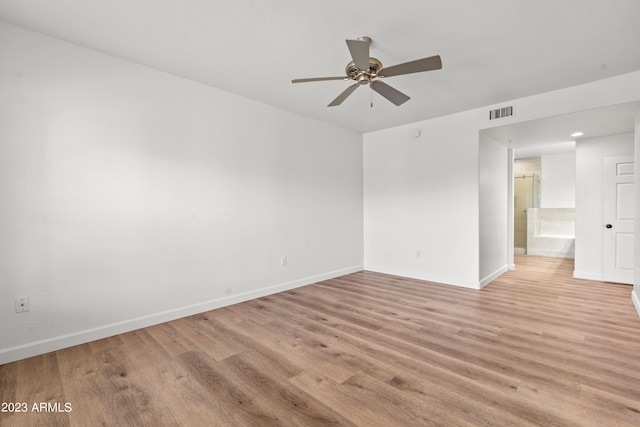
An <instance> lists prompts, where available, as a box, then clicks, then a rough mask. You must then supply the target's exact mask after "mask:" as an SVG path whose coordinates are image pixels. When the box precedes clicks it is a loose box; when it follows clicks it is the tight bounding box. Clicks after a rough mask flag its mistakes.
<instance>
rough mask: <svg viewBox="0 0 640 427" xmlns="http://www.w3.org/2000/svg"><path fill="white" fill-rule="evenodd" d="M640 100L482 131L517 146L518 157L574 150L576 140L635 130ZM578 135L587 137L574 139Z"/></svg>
mask: <svg viewBox="0 0 640 427" xmlns="http://www.w3.org/2000/svg"><path fill="white" fill-rule="evenodd" d="M638 112H640V101H636V102H627V103H624V104H618V105H611V106H608V107H602V108H596V109H593V110H587V111H579V112H576V113H571V114H563V115H561V116H555V117H549V118H545V119H539V120H532V121H529V122H522V123H514V124H511V125H505V126H499V127H495V128H491V129H485V130H483V131H482V132H483V133H485V134H487V135H489V136H490V137H491V138H493V139H494V140H496V141H497V142H499V143H500V144H502V145H504V146H509V145H511V147H513V149H514V153H515V156H516V158H526V157H538V156H541V155H544V154H554V153H562V152H567V151H573V150H574V149H575V144H576V141H580V140H581V139H585V138H598V137H601V136H606V135H617V134H621V133H630V132H633V131H634V124H635V116H636V114H638ZM574 132H582V133H583V134H584V135H582V136H579V137H572V136H571V134H572V133H574Z"/></svg>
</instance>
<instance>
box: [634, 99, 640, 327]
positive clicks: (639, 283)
mask: <svg viewBox="0 0 640 427" xmlns="http://www.w3.org/2000/svg"><path fill="white" fill-rule="evenodd" d="M634 141H635V143H634V148H635V151H634V153H635V154H634V160H635V165H636V167H635V176H636V182H635V189H636V220H635V223H634V227H635V228H634V237H635V241H634V243H633V244H634V251H635V252H636V253H639V252H640V183H639V182H638V181H637V180H639V179H640V178H639V177H640V111H638V114H636V120H635V132H634ZM633 303H634V304H635V306H636V310H637V311H638V315H640V256H637V255H636V258H635V264H634V275H633Z"/></svg>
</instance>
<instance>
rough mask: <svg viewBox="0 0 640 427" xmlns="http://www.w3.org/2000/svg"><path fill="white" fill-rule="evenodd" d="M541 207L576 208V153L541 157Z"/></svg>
mask: <svg viewBox="0 0 640 427" xmlns="http://www.w3.org/2000/svg"><path fill="white" fill-rule="evenodd" d="M540 163H541V168H542V171H541V173H540V181H541V182H540V191H541V196H540V207H541V208H575V207H576V153H575V151H572V152H568V153H559V154H546V155H542V156H540Z"/></svg>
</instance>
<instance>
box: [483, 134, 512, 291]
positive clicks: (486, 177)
mask: <svg viewBox="0 0 640 427" xmlns="http://www.w3.org/2000/svg"><path fill="white" fill-rule="evenodd" d="M508 163H509V153H508V150H507V148H505V147H504V146H502V145H500V144H498V143H497V142H496V141H494V140H493V139H491V138H490V137H489V136H488V135H486V134H484V133H480V151H479V158H478V164H479V168H478V172H479V226H480V242H479V243H480V272H479V281H480V285H481V286H484V285H486V284H488V283H489V282H491V281H492V280H493V279H495V278H496V277H498V276H499V275H500V274H502V273H504V272H505V271H507V269H508V257H507V255H508V253H507V244H508V240H507V239H508V235H507V231H508V227H507V224H508V222H509V221H508V216H507V215H508V212H509V207H508V203H507V202H508V197H506V195H507V194H508V188H507V185H508V182H509V168H508Z"/></svg>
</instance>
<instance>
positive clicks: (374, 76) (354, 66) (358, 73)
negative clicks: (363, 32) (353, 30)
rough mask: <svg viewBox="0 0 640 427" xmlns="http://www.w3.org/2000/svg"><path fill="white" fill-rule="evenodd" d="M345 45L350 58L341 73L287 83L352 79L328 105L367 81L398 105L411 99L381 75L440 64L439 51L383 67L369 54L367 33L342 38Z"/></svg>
mask: <svg viewBox="0 0 640 427" xmlns="http://www.w3.org/2000/svg"><path fill="white" fill-rule="evenodd" d="M346 42H347V47H348V48H349V52H350V53H351V58H352V59H353V60H352V61H350V62H349V63H348V64H347V66H346V68H345V76H344V77H312V78H305V79H294V80H292V81H291V83H307V82H320V81H328V80H344V81H349V80H354V81H355V82H356V83H355V84H352V85H351V86H349V87H348V88H346V89H345V90H344V91H343V92H342V93H341V94H340V95H338V96H337V98H336V99H334V100H333V101H331V103H330V104H329V105H328V106H329V107H335V106H338V105H340V104H342V102H344V100H345V99H347V98H348V97H349V95H351V94H352V93H353V92H354V91H355V90H356V89H357V88H358V87H359V86H362V85H369V87H371V89H372V90H374V91H376V92H377V93H379V94H380V95H382V96H383V97H384V98H386V99H387V100H389V101H390V102H392V103H393V104H395V105H397V106H399V105H402V104H404V103H405V102H407V101H408V100H409V99H411V98H410V97H409V96H407V95H405V94H404V93H402V92H400V91H399V90H397V89H394V88H393V87H391V86H389V85H388V84H386V83H384V82H382V81H380V80H379V78H383V77H393V76H400V75H403V74H412V73H420V72H423V71H431V70H439V69H441V68H442V61H441V59H440V56H439V55H435V56H430V57H428V58H422V59H418V60H415V61H410V62H405V63H403V64H398V65H393V66H391V67H386V68H385V67H383V65H382V62H380V60H379V59H376V58H372V57H370V56H369V46H370V45H371V38H370V37H366V36H363V37H359V38H358V39H357V40H346Z"/></svg>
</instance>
